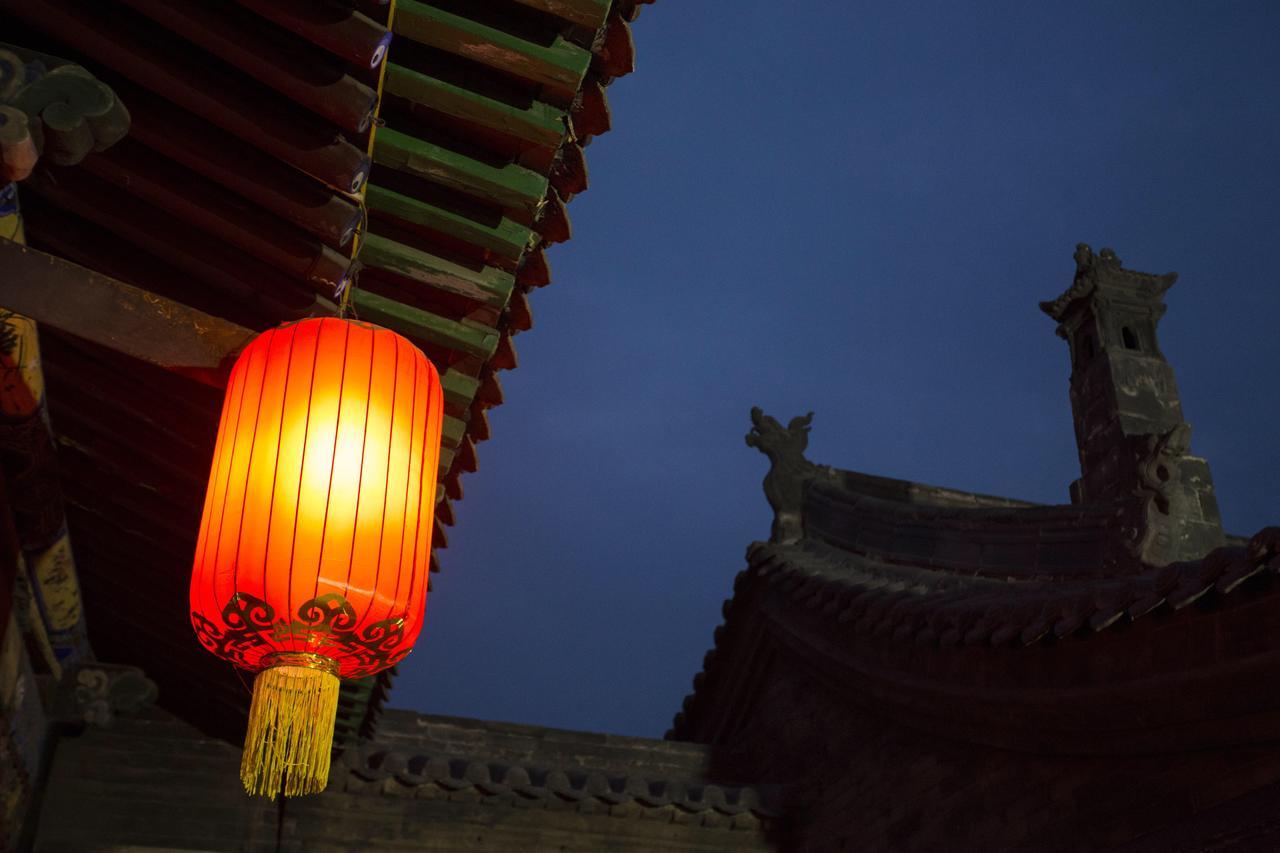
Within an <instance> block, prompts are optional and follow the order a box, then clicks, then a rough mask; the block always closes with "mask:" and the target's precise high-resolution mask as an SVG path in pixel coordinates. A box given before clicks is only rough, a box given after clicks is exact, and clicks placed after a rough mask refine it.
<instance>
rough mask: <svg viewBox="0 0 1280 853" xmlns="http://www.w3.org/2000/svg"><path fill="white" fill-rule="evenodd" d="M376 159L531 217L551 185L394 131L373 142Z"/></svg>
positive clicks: (523, 170) (522, 172) (383, 131)
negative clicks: (525, 213) (522, 211)
mask: <svg viewBox="0 0 1280 853" xmlns="http://www.w3.org/2000/svg"><path fill="white" fill-rule="evenodd" d="M373 159H374V162H376V163H378V164H380V165H383V166H390V167H391V168H393V169H398V170H399V171H401V172H407V173H408V174H410V175H417V176H418V177H420V178H426V179H427V180H429V181H434V182H436V183H437V184H440V185H441V186H446V187H449V188H451V189H455V190H459V191H461V192H464V193H467V194H468V195H473V196H478V197H479V198H482V199H486V200H492V201H494V202H496V203H498V204H500V205H502V206H503V207H504V208H511V209H517V210H524V211H525V212H527V213H528V214H530V215H533V214H534V213H536V211H537V209H538V206H539V205H540V204H541V203H542V199H543V197H544V196H545V195H546V194H547V186H548V185H549V183H550V182H549V181H548V179H547V178H545V177H544V176H542V175H539V174H538V173H537V172H535V171H533V170H532V169H526V168H524V167H522V166H517V165H515V164H514V163H509V164H506V165H503V166H491V165H489V164H488V163H482V162H481V161H479V160H475V159H472V158H471V157H467V156H466V155H465V154H459V153H457V152H455V151H450V150H449V149H447V148H442V147H440V146H439V145H432V144H431V143H429V142H424V141H422V140H421V139H415V138H414V137H412V136H409V135H408V134H405V133H400V132H399V131H397V130H395V129H394V128H392V127H383V128H379V130H378V133H377V135H376V136H375V137H374V139H373Z"/></svg>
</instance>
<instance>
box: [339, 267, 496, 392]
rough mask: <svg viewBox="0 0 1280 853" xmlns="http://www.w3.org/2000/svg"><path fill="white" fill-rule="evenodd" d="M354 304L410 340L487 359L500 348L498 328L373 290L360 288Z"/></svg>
mask: <svg viewBox="0 0 1280 853" xmlns="http://www.w3.org/2000/svg"><path fill="white" fill-rule="evenodd" d="M351 304H352V306H353V307H354V308H355V314H356V316H357V317H359V318H360V319H362V320H368V321H369V322H370V323H377V324H378V325H379V326H386V327H387V328H388V329H391V330H392V331H396V332H399V333H400V334H402V335H404V336H406V337H408V338H410V339H416V340H419V341H425V342H427V343H431V344H435V345H436V346H442V347H447V348H448V349H454V350H458V351H459V352H462V353H465V354H467V355H473V356H476V357H477V358H480V359H483V360H485V361H488V360H489V359H490V358H492V357H493V354H494V352H496V351H497V349H498V333H497V331H496V330H494V329H491V328H489V327H487V326H484V325H482V324H480V323H475V322H472V321H470V320H462V321H458V320H450V319H448V318H447V317H441V316H439V315H438V314H432V313H431V312H429V311H423V310H422V309H420V308H414V307H412V306H409V305H403V304H401V303H399V302H396V301H395V300H394V299H388V298H387V297H385V296H381V295H379V294H377V293H374V292H373V291H371V290H356V291H355V292H354V293H353V294H351ZM446 390H447V388H446Z"/></svg>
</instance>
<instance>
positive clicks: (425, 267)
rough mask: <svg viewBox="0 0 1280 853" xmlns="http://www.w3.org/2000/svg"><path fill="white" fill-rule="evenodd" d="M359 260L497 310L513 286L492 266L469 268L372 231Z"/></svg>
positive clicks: (512, 279)
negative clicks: (491, 306)
mask: <svg viewBox="0 0 1280 853" xmlns="http://www.w3.org/2000/svg"><path fill="white" fill-rule="evenodd" d="M374 227H375V228H376V227H377V226H376V225H375V226H374ZM360 260H361V261H363V262H364V263H365V264H367V265H368V266H371V267H376V268H378V269H382V270H388V271H390V272H393V273H396V274H397V275H401V276H404V277H405V278H409V279H412V280H413V281H417V282H421V283H422V284H424V285H428V286H430V287H434V288H437V289H439V290H443V291H447V292H449V293H456V294H457V295H459V296H463V297H466V298H467V299H474V300H475V301H476V302H480V303H483V304H485V305H493V306H495V307H497V308H499V309H501V308H504V307H506V304H507V300H508V299H509V298H510V297H511V291H512V289H513V288H514V287H515V284H516V277H515V276H514V275H512V274H511V273H509V272H505V271H503V270H500V269H498V268H496V267H490V266H485V267H481V268H480V269H472V268H471V267H468V266H464V265H463V264H459V263H454V262H453V261H449V260H445V259H444V258H440V257H436V256H435V255H433V254H431V253H430V252H424V251H422V250H421V249H415V248H413V247H412V246H406V245H404V244H403V243H399V242H396V241H395V240H392V239H390V238H387V237H383V236H382V235H380V234H375V233H373V232H372V231H370V232H369V233H368V234H365V235H364V242H363V243H361V245H360Z"/></svg>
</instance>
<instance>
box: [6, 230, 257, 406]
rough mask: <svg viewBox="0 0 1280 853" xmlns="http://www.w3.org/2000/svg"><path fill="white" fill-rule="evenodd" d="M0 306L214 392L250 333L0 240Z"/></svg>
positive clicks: (224, 377) (102, 276) (169, 301)
mask: <svg viewBox="0 0 1280 853" xmlns="http://www.w3.org/2000/svg"><path fill="white" fill-rule="evenodd" d="M0 270H3V274H2V275H0V306H3V307H4V308H8V309H9V310H11V311H15V312H17V313H19V314H22V315H24V316H27V317H30V318H32V319H33V320H35V321H36V322H37V323H44V324H47V325H49V326H52V327H53V328H55V329H58V330H60V331H63V332H67V333H68V334H72V335H75V336H76V337H79V338H83V339H85V340H87V341H91V342H93V343H95V344H99V345H101V346H105V347H107V348H109V349H113V350H115V351H117V352H122V353H125V354H127V355H131V356H133V357H134V358H137V359H140V360H142V361H146V362H150V363H151V364H158V365H160V366H161V367H164V368H167V369H169V370H173V371H175V372H177V373H182V374H184V375H187V376H190V377H192V378H194V379H198V380H199V381H201V382H204V383H206V384H208V385H212V386H214V387H219V388H220V387H222V386H223V385H225V384H226V370H227V369H228V368H229V366H230V360H231V359H232V358H234V356H235V355H236V354H237V353H238V352H239V351H240V350H241V349H242V348H243V347H244V346H245V345H246V344H247V343H248V342H249V341H250V339H252V338H253V336H254V335H255V334H256V333H255V332H254V331H253V330H252V329H246V328H245V327H243V326H239V325H236V324H235V323H232V322H230V321H228V320H223V319H221V318H219V317H214V316H213V315H211V314H206V313H204V312H203V311H197V310H195V309H194V308H188V307H187V306H186V305H183V304H181V303H179V302H174V301H172V300H169V299H165V298H164V297H161V296H157V295H156V294H154V293H151V292H149V291H146V290H143V289H142V288H140V287H134V286H133V285H131V284H126V283H125V282H123V281H117V280H116V279H114V278H109V277H107V276H105V275H101V274H99V273H96V272H94V271H92V270H89V269H85V268H84V267H82V266H78V265H77V264H73V263H71V262H70V261H65V260H63V259H62V258H58V257H55V256H53V255H49V254H46V253H44V252H40V251H37V250H35V249H32V248H29V247H27V246H22V245H20V244H18V243H15V242H13V241H11V240H3V239H0Z"/></svg>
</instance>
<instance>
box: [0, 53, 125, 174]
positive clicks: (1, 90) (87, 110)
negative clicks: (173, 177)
mask: <svg viewBox="0 0 1280 853" xmlns="http://www.w3.org/2000/svg"><path fill="white" fill-rule="evenodd" d="M129 121H130V120H129V112H128V110H126V109H125V107H124V104H122V103H121V102H120V99H119V98H117V97H116V94H115V92H113V91H112V90H111V88H110V87H109V86H107V85H106V84H104V83H102V82H101V81H100V80H98V79H97V78H95V77H94V76H93V75H92V74H90V73H89V72H88V71H86V70H85V69H84V68H82V67H80V66H79V65H74V64H72V63H70V62H67V61H66V60H63V59H59V58H58V57H55V56H47V55H45V54H42V53H37V52H35V51H30V50H26V49H24V48H19V47H14V46H13V45H7V44H0V180H2V181H5V182H8V181H20V180H23V179H24V178H26V177H27V176H28V175H30V174H31V170H32V169H33V168H34V167H35V164H36V160H37V159H38V158H39V157H41V156H44V157H47V158H48V159H49V161H50V162H51V163H55V164H57V165H60V166H74V165H75V164H77V163H79V162H80V161H81V160H83V159H84V158H85V157H86V156H87V155H88V154H89V153H90V152H93V151H102V150H104V149H106V148H109V147H111V146H112V145H114V144H115V143H116V142H118V141H119V140H120V139H121V138H122V137H123V136H124V135H125V134H126V133H128V131H129Z"/></svg>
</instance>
